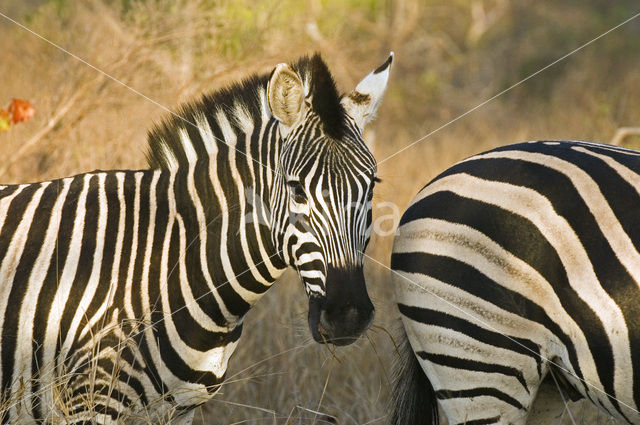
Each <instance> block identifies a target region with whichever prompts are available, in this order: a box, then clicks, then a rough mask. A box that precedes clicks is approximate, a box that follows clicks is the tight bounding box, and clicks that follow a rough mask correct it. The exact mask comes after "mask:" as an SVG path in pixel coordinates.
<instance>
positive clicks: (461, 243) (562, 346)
mask: <svg viewBox="0 0 640 425" xmlns="http://www.w3.org/2000/svg"><path fill="white" fill-rule="evenodd" d="M639 207H640V152H636V151H632V150H628V149H622V148H618V147H613V146H607V145H600V144H594V143H586V142H531V143H523V144H518V145H511V146H505V147H502V148H498V149H495V150H492V151H489V152H486V153H483V154H480V155H476V156H473V157H471V158H469V159H467V160H465V161H462V162H460V163H458V164H456V165H455V166H453V167H451V168H450V169H448V170H447V171H445V172H444V173H443V174H441V175H440V176H438V177H437V178H436V179H434V180H433V181H432V182H431V183H429V184H428V185H427V186H425V187H424V188H423V189H422V190H421V191H420V192H419V193H418V195H417V196H416V198H415V199H414V200H413V201H412V203H411V205H410V206H409V208H408V209H407V211H406V212H405V213H404V215H403V218H402V221H401V224H400V228H399V234H398V236H397V237H396V240H395V244H394V249H393V254H392V260H391V267H392V269H393V270H394V277H393V281H394V285H395V289H396V294H397V300H398V306H399V310H400V313H401V316H402V320H403V323H404V326H405V330H406V333H407V336H408V339H409V342H410V343H411V347H412V351H413V352H414V354H415V356H416V358H417V361H418V362H419V365H420V366H421V368H418V369H416V368H415V367H414V366H412V365H411V362H415V361H416V360H415V359H414V360H410V361H408V363H407V364H405V365H404V368H405V369H404V375H403V372H401V376H403V378H402V379H403V383H402V382H401V383H399V384H398V391H400V392H401V393H402V394H399V395H398V396H397V397H396V405H397V407H396V412H395V418H394V422H393V423H396V424H400V423H403V424H405V423H410V422H407V421H406V416H405V415H406V413H407V412H406V410H407V408H406V404H405V407H401V405H402V402H403V399H404V397H405V396H406V397H409V394H407V393H406V392H407V391H409V392H411V391H422V392H423V394H426V396H428V395H429V393H431V396H432V398H431V408H432V409H435V405H436V404H435V403H436V400H437V403H438V404H439V405H440V407H441V408H442V410H443V412H444V414H445V415H446V416H447V419H448V420H449V423H451V424H458V423H474V424H490V423H499V424H507V423H510V424H521V423H525V421H526V418H527V415H528V413H529V410H530V407H531V405H532V401H533V400H534V398H535V396H536V392H537V390H538V388H539V385H540V383H541V381H542V380H543V379H544V378H545V375H547V373H549V370H550V368H552V369H553V371H554V372H555V373H556V375H557V374H560V377H563V378H565V379H563V381H565V385H566V386H567V387H568V389H570V390H572V391H574V392H575V391H576V390H577V393H576V394H579V395H581V396H583V397H587V398H588V399H590V400H591V401H592V402H593V403H594V404H596V405H597V406H598V407H599V408H601V409H602V410H604V411H605V412H607V413H608V414H609V415H611V416H613V417H614V418H616V419H617V420H621V421H625V422H629V423H640V414H639V413H638V407H639V406H640V322H639V321H638V318H639V317H640V303H639V302H638V301H639V300H640V289H639V284H640V251H639V250H640V220H638V208H639ZM420 369H422V370H420ZM422 372H424V373H425V374H426V377H427V378H428V382H426V381H425V380H423V378H421V377H420V376H417V375H416V373H418V374H419V373H422ZM417 380H422V381H421V382H422V384H420V385H414V384H415V383H416V382H417ZM417 386H420V387H421V389H418V388H416V387H417ZM414 397H415V396H414ZM427 407H428V405H426V404H425V405H423V407H422V408H424V409H426V408H427ZM434 412H435V410H432V412H431V413H429V414H426V415H423V418H424V419H425V420H424V422H417V421H416V422H415V423H432V422H431V420H432V419H433V415H432V414H433V413H434Z"/></svg>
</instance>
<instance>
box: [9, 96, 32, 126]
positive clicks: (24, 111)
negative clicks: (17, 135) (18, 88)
mask: <svg viewBox="0 0 640 425" xmlns="http://www.w3.org/2000/svg"><path fill="white" fill-rule="evenodd" d="M9 113H10V114H11V115H12V116H11V122H12V123H14V124H15V123H18V122H27V121H29V120H30V119H31V118H32V117H33V115H34V114H35V113H36V108H34V107H33V104H31V102H28V101H26V100H20V99H13V101H12V102H11V105H9Z"/></svg>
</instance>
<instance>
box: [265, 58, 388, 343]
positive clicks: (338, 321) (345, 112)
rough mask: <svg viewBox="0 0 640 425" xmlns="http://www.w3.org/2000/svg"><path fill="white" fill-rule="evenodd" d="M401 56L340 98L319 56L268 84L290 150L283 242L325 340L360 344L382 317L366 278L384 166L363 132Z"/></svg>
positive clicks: (282, 169) (279, 238)
mask: <svg viewBox="0 0 640 425" xmlns="http://www.w3.org/2000/svg"><path fill="white" fill-rule="evenodd" d="M392 59H393V55H391V56H390V57H389V59H388V60H387V61H386V62H385V63H384V64H383V65H381V66H380V67H379V68H377V69H376V70H375V71H373V72H371V73H370V74H369V75H368V76H367V77H365V78H364V79H363V80H362V81H361V82H360V83H359V84H358V85H357V86H356V88H355V90H353V91H352V92H351V93H349V94H348V95H343V96H339V95H338V92H337V91H336V87H335V84H334V82H333V78H332V77H331V75H330V73H329V71H328V69H327V67H326V65H325V63H324V62H323V61H322V59H320V57H319V56H317V55H316V56H314V57H312V58H310V59H305V60H302V61H300V62H299V63H297V64H294V65H292V66H289V65H286V64H280V65H278V66H277V67H276V69H275V70H274V71H273V73H272V75H271V77H270V79H269V83H268V86H267V99H268V104H269V108H270V110H271V113H272V114H273V116H274V117H275V118H276V119H277V120H278V132H279V134H280V136H281V138H282V150H281V153H280V158H279V160H278V170H277V171H278V173H277V177H276V179H275V180H276V181H275V185H274V187H273V193H275V195H274V203H275V205H272V208H273V209H272V211H275V212H276V214H274V217H273V219H274V220H275V221H276V223H274V225H273V227H272V229H273V230H274V240H275V243H276V246H277V248H278V249H279V250H281V252H282V253H283V257H284V260H285V262H286V263H287V264H289V265H291V266H293V267H294V268H295V269H296V270H297V271H298V274H299V275H300V278H301V279H302V282H303V284H304V287H305V290H306V292H307V295H308V297H309V316H308V320H309V327H310V329H311V334H312V335H313V337H314V339H315V340H316V341H318V342H330V343H333V344H335V345H346V344H350V343H352V342H354V341H355V340H356V339H357V338H358V337H359V336H360V335H361V334H362V333H363V332H364V331H365V330H367V329H368V328H369V326H370V325H371V323H372V321H373V316H374V308H373V304H372V303H371V300H370V299H369V295H368V294H367V288H366V286H365V280H364V273H363V260H364V250H365V248H366V246H367V244H368V242H369V237H370V232H371V218H372V213H371V200H372V194H373V186H374V183H375V181H376V180H377V177H376V161H375V159H374V157H373V155H372V154H371V152H370V151H369V149H367V147H366V145H365V143H364V141H363V139H362V131H363V129H364V126H365V125H366V124H367V123H368V122H369V121H370V120H371V119H372V118H373V116H374V114H375V111H376V109H377V107H378V105H379V103H380V101H381V99H382V95H383V93H384V90H385V88H386V85H387V80H388V77H389V71H390V69H391V63H392Z"/></svg>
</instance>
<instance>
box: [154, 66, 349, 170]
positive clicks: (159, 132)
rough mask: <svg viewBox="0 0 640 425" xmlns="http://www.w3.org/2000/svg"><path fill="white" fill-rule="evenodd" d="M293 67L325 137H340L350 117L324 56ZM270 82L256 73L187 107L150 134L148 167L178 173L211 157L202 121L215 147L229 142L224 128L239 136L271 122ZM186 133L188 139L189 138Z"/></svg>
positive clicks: (266, 77) (265, 76)
mask: <svg viewBox="0 0 640 425" xmlns="http://www.w3.org/2000/svg"><path fill="white" fill-rule="evenodd" d="M291 67H292V68H293V69H294V70H295V71H296V72H297V73H298V75H300V77H301V78H302V82H303V84H304V87H305V95H311V106H312V109H313V110H314V112H315V113H316V114H317V115H318V116H319V117H320V120H321V122H322V124H323V127H324V131H325V133H326V134H327V135H328V136H330V137H332V138H334V139H339V138H341V136H342V135H343V134H344V131H345V129H346V125H347V124H346V119H345V117H346V112H345V110H344V108H343V107H342V104H341V103H340V99H341V97H342V96H341V95H340V94H339V93H338V90H337V88H336V84H335V81H334V79H333V77H332V75H331V73H330V72H329V68H328V67H327V65H326V63H325V62H324V60H323V59H322V57H321V56H320V55H319V54H317V53H316V54H314V55H312V56H304V57H302V58H300V59H298V60H297V61H296V62H294V63H292V64H291ZM269 77H270V74H254V75H251V76H249V77H247V78H245V79H244V80H242V81H241V82H238V83H234V84H231V85H230V86H228V87H225V88H222V89H220V90H217V91H214V92H213V93H210V94H205V95H203V96H202V97H201V98H200V99H198V100H196V101H192V102H188V103H186V104H184V105H182V106H181V107H180V108H179V109H178V112H177V113H176V114H174V115H171V116H169V117H168V118H166V119H164V120H163V121H162V122H161V123H160V124H157V125H155V126H154V127H153V128H152V129H151V131H149V134H148V146H147V153H146V156H147V160H148V162H149V165H150V166H151V167H153V168H159V169H175V168H176V167H180V166H181V165H186V164H188V163H191V162H193V161H194V160H197V159H198V158H204V157H206V155H207V147H206V145H205V143H206V141H204V140H203V139H202V137H201V135H200V133H199V131H198V128H197V125H198V124H197V123H198V122H202V120H203V119H206V120H207V122H208V124H209V126H210V128H211V130H212V131H213V135H214V137H215V139H216V140H215V143H216V144H220V143H223V142H222V141H224V140H225V139H224V135H223V134H224V129H225V128H228V127H229V125H230V126H231V128H232V130H233V132H234V133H235V134H236V135H240V134H244V133H245V132H246V131H245V130H246V128H247V125H246V120H247V119H250V120H252V121H253V124H254V125H259V123H261V122H262V121H263V120H264V119H270V118H272V116H271V113H270V111H269V110H268V107H267V104H266V102H267V101H266V88H267V82H268V81H269ZM220 113H222V114H223V115H224V118H226V122H225V123H224V124H223V123H220V122H218V121H219V119H220ZM185 134H186V135H187V136H188V137H184V136H185ZM238 147H239V146H238ZM246 148H247V149H248V147H246ZM194 153H195V156H194Z"/></svg>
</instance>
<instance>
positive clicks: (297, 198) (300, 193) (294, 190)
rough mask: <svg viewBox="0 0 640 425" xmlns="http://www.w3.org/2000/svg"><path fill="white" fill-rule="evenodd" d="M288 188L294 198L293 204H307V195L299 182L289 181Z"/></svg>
mask: <svg viewBox="0 0 640 425" xmlns="http://www.w3.org/2000/svg"><path fill="white" fill-rule="evenodd" d="M287 186H289V189H290V190H291V196H292V198H293V202H295V203H296V204H304V203H306V202H307V194H306V193H305V191H304V187H302V184H301V183H300V182H299V181H297V180H289V181H288V182H287Z"/></svg>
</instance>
